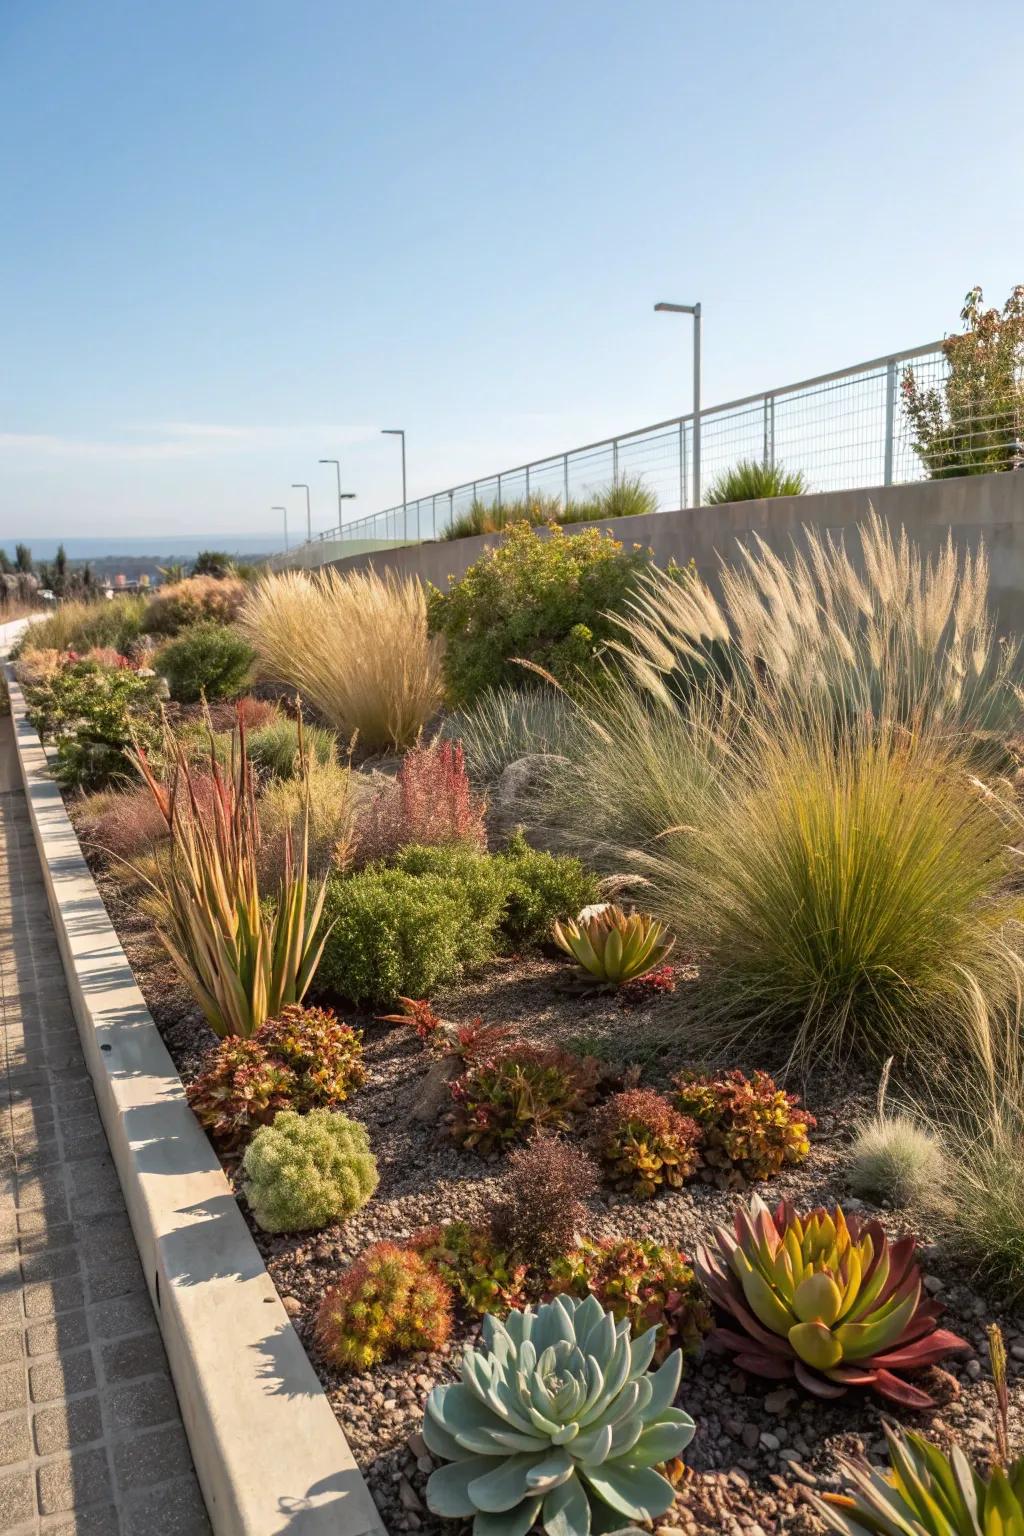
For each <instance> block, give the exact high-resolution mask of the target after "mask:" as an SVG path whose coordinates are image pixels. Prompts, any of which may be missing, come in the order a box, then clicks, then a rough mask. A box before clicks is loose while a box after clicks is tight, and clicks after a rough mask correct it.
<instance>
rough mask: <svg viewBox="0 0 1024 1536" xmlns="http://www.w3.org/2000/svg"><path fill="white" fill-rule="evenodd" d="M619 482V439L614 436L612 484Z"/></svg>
mask: <svg viewBox="0 0 1024 1536" xmlns="http://www.w3.org/2000/svg"><path fill="white" fill-rule="evenodd" d="M618 483H619V440H618V438H617V437H613V438H612V485H618Z"/></svg>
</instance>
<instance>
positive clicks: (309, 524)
mask: <svg viewBox="0 0 1024 1536" xmlns="http://www.w3.org/2000/svg"><path fill="white" fill-rule="evenodd" d="M292 490H293V491H305V493H306V543H307V544H308V543H309V542H310V540H311V539H312V537H313V513H312V511H311V510H310V505H309V486H308V485H306V484H305V483H304V482H303V481H302V480H293V481H292Z"/></svg>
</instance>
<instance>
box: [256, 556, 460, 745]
mask: <svg viewBox="0 0 1024 1536" xmlns="http://www.w3.org/2000/svg"><path fill="white" fill-rule="evenodd" d="M239 623H240V626H241V628H242V630H243V632H244V633H245V634H246V636H247V637H248V639H249V642H250V644H251V645H252V646H253V648H254V650H255V651H256V656H257V663H258V666H259V669H260V671H261V672H262V675H263V676H264V677H266V678H268V679H270V680H271V681H274V682H279V683H286V684H288V686H289V687H292V688H295V689H297V690H298V692H299V693H300V694H301V695H302V697H303V698H304V699H305V700H306V701H307V702H308V703H309V704H311V705H312V706H313V707H314V709H315V710H316V711H317V712H318V713H319V714H320V715H322V716H323V718H324V719H325V720H326V721H327V723H328V724H329V725H331V726H333V727H334V729H335V730H337V731H339V732H341V734H342V735H343V736H344V737H352V736H353V735H355V733H356V732H358V733H359V741H360V745H361V746H362V747H364V748H365V749H367V750H369V751H373V752H380V751H384V750H387V749H390V748H402V747H411V746H412V745H413V744H414V743H415V741H416V740H417V738H418V736H419V734H420V732H421V731H422V730H423V728H424V726H425V725H426V724H427V722H428V720H429V719H430V718H431V716H432V715H433V714H434V713H435V711H436V710H437V708H438V706H439V705H440V703H441V700H442V691H443V685H442V674H441V644H440V642H439V640H438V639H437V638H435V637H433V636H431V635H429V634H428V633H427V603H426V596H425V593H424V590H423V587H422V585H421V583H420V582H419V580H418V579H416V578H415V577H411V578H402V577H395V576H393V575H391V574H390V573H388V575H387V576H386V577H380V576H378V575H377V574H376V572H375V571H367V572H349V573H342V572H340V571H334V570H325V571H320V572H318V573H317V574H316V575H315V576H308V575H306V574H304V573H300V572H297V571H289V572H285V573H283V574H280V575H272V576H265V577H264V578H263V579H262V580H261V581H259V582H257V584H256V585H255V586H254V587H252V588H250V590H249V592H248V595H247V597H246V600H245V603H244V605H243V607H242V611H241V614H240V617H239Z"/></svg>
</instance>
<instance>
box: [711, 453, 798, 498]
mask: <svg viewBox="0 0 1024 1536" xmlns="http://www.w3.org/2000/svg"><path fill="white" fill-rule="evenodd" d="M806 490H807V476H806V475H805V474H804V473H803V471H802V470H800V469H786V468H785V466H784V465H782V464H765V463H763V462H762V461H761V460H760V459H740V460H739V462H738V463H736V464H734V465H733V466H732V468H731V469H726V470H723V472H722V473H721V474H720V475H719V476H718V478H717V479H716V480H713V481H712V483H711V486H710V488H709V489H708V491H707V494H706V496H705V501H706V502H707V505H708V506H709V507H713V506H716V505H718V504H719V503H720V502H726V501H760V500H762V499H763V498H765V497H772V496H802V495H803V494H804V492H805V491H806Z"/></svg>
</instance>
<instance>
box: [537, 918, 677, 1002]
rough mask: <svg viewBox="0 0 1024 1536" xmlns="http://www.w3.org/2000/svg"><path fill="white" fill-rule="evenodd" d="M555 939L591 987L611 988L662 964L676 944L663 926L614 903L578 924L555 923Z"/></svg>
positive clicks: (580, 920) (582, 919)
mask: <svg viewBox="0 0 1024 1536" xmlns="http://www.w3.org/2000/svg"><path fill="white" fill-rule="evenodd" d="M552 937H553V938H554V941H555V943H556V944H557V945H558V947H559V949H561V950H564V951H565V953H566V954H567V955H569V956H571V957H572V959H573V960H575V961H576V963H577V965H579V966H580V968H581V969H582V971H583V975H584V979H585V980H586V981H587V982H588V983H589V984H590V985H593V986H599V987H612V988H615V987H621V986H622V985H623V984H624V983H625V982H628V981H632V980H634V978H636V977H638V976H643V975H644V974H645V973H646V972H647V971H651V970H653V969H654V968H655V966H660V965H663V964H664V962H665V960H666V959H667V958H668V955H669V954H670V952H671V950H672V947H673V944H674V943H675V940H674V939H671V938H669V937H668V935H667V930H666V928H665V925H664V923H659V922H658V921H657V920H656V919H655V918H653V917H650V916H648V915H647V914H646V913H642V912H631V913H629V914H627V913H625V912H624V911H623V910H622V908H621V907H619V906H616V905H615V904H614V903H612V902H609V903H608V904H607V905H606V906H603V907H600V908H599V909H598V910H597V911H596V912H594V913H593V914H592V915H591V916H589V917H581V918H580V919H579V920H578V921H576V922H566V923H559V922H556V923H555V926H554V928H553V929H552Z"/></svg>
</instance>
